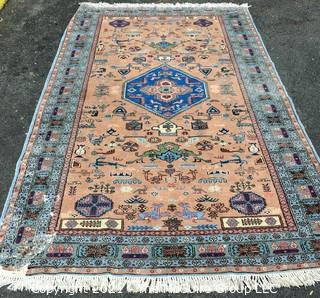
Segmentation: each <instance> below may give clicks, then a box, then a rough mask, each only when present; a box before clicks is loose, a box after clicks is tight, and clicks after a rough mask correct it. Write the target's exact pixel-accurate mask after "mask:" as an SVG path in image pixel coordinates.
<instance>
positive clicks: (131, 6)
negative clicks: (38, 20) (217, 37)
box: [79, 2, 250, 10]
mask: <svg viewBox="0 0 320 298" xmlns="http://www.w3.org/2000/svg"><path fill="white" fill-rule="evenodd" d="M79 4H80V5H81V6H85V7H87V8H128V9H139V8H152V9H154V10H158V9H162V8H204V9H205V8H239V7H244V8H249V7H250V6H249V5H248V4H247V3H243V4H235V3H113V4H112V3H105V2H99V3H91V2H80V3H79Z"/></svg>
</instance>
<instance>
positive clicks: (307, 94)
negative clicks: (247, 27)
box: [0, 0, 320, 298]
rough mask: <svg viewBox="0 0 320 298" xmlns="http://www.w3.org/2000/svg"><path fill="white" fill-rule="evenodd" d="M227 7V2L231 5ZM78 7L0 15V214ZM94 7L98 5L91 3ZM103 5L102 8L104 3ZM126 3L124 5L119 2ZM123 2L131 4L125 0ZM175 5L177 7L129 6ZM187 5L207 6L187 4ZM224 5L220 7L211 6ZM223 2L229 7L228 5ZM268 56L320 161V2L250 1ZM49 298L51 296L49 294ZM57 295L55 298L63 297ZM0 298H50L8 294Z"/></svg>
mask: <svg viewBox="0 0 320 298" xmlns="http://www.w3.org/2000/svg"><path fill="white" fill-rule="evenodd" d="M230 1H231V0H230ZM78 2H80V1H79V0H50V1H48V0H9V1H8V3H7V5H6V7H5V8H4V9H3V10H2V11H0V94H1V97H0V103H1V104H0V177H1V179H0V209H2V206H3V204H4V202H5V198H6V195H7V192H8V190H9V187H10V184H11V180H12V178H13V175H14V170H15V164H16V161H17V160H18V158H19V155H20V152H21V150H22V146H23V143H24V139H25V136H26V133H27V131H28V128H29V124H30V122H31V119H32V116H33V112H34V110H35V107H36V104H37V101H38V98H39V95H40V93H41V90H42V87H43V85H44V82H45V79H46V76H47V73H48V71H49V68H50V66H51V63H52V60H53V58H54V56H55V52H56V50H57V48H58V44H59V41H60V38H61V36H62V34H63V31H64V29H65V27H66V26H67V23H68V21H69V20H70V18H71V17H72V15H73V14H74V13H75V11H76V9H77V7H78ZM92 2H97V1H92ZM105 2H107V1H105ZM117 2H123V1H117ZM126 2H130V1H129V0H127V1H126ZM134 2H154V3H156V2H162V3H163V2H174V1H155V0H153V1H134ZM187 2H209V1H208V0H207V1H192V0H188V1H187ZM210 2H223V1H210ZM226 2H228V1H227V0H226ZM233 2H234V3H243V2H248V3H249V4H250V5H252V7H251V9H250V11H251V14H252V16H253V19H254V21H255V24H256V26H257V27H258V30H259V31H260V33H261V35H262V38H263V40H264V42H265V44H266V47H267V49H268V51H269V54H270V56H271V58H272V60H273V62H274V63H275V65H276V67H277V70H278V72H279V74H280V77H281V78H282V81H283V83H284V85H285V86H286V88H287V91H288V93H289V95H290V96H291V97H292V99H293V102H294V103H295V106H296V109H297V112H298V114H299V116H300V119H301V121H302V122H303V124H304V125H305V128H306V130H307V132H308V135H309V137H310V139H311V140H312V142H313V144H314V146H315V148H316V150H317V151H318V152H319V153H320V138H319V130H320V108H319V106H320V104H319V103H320V98H319V89H320V63H319V62H320V61H319V59H320V58H319V52H320V51H319V50H320V33H319V31H320V30H319V29H320V1H319V0H298V1H296V0H247V1H235V0H233ZM111 295H112V297H128V298H129V297H150V296H151V295H149V294H145V295H143V294H139V295H138V294H137V295H133V294H117V295H116V294H85V293H84V294H81V295H80V294H79V295H75V296H76V297H83V298H84V297H97V298H98V297H102V296H104V297H111ZM267 295H270V296H272V297H282V298H283V297H292V298H294V297H320V283H319V284H318V285H317V286H315V287H307V288H289V289H288V288H283V289H280V290H278V291H277V293H276V294H262V293H250V294H248V295H246V296H247V297H256V296H258V297H264V296H267ZM49 296H52V297H53V296H54V294H50V295H49ZM68 296H69V295H66V294H58V295H57V297H68ZM152 296H156V297H179V298H182V297H186V296H189V297H194V298H196V297H197V298H198V297H231V296H232V297H242V296H243V297H244V296H245V295H244V294H230V293H228V294H214V293H213V294H190V295H186V294H179V295H170V294H163V295H152ZM0 297H12V298H13V297H48V295H45V294H33V293H21V292H10V291H8V290H7V289H4V288H3V289H0Z"/></svg>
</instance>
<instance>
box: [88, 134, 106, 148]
mask: <svg viewBox="0 0 320 298" xmlns="http://www.w3.org/2000/svg"><path fill="white" fill-rule="evenodd" d="M105 137H106V136H105V135H104V134H103V135H101V136H99V137H94V135H93V134H92V133H90V134H88V138H89V141H90V143H91V144H92V145H94V146H96V145H100V144H101V143H102V141H103V140H104V138H105Z"/></svg>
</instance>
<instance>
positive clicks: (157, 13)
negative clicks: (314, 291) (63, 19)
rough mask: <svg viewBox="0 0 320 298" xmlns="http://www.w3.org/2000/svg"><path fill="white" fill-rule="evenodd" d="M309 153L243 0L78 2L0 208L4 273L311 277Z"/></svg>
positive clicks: (295, 280)
mask: <svg viewBox="0 0 320 298" xmlns="http://www.w3.org/2000/svg"><path fill="white" fill-rule="evenodd" d="M319 195H320V179H319V160H318V157H317V154H316V152H315V150H314V148H313V147H312V145H311V143H310V141H309V139H308V137H307V136H306V133H305V131H304V128H303V126H302V125H301V123H300V122H299V120H298V118H297V115H296V113H295V110H294V107H293V105H292V102H291V100H290V98H289V97H288V95H287V93H286V91H285V89H284V87H283V85H282V83H281V81H280V79H279V77H278V75H277V73H276V70H275V68H274V66H273V64H272V62H271V60H270V57H269V56H268V54H267V52H266V50H265V48H264V46H263V44H262V41H261V38H260V36H259V34H258V32H257V30H256V28H255V26H254V23H253V20H252V18H251V16H250V13H249V11H248V6H247V5H241V6H238V5H235V4H194V5H192V4H180V5H179V4H176V5H170V4H162V5H161V4H160V5H155V4H154V5H148V4H144V5H138V4H118V5H109V4H90V3H83V4H81V5H80V7H79V9H78V11H77V13H76V14H75V16H74V17H73V18H72V20H71V21H70V23H69V25H68V27H67V29H66V31H65V34H64V36H63V38H62V41H61V45H60V48H59V50H58V53H57V56H56V58H55V61H54V63H53V65H52V68H51V71H50V73H49V76H48V79H47V82H46V85H45V87H44V90H43V93H42V95H41V98H40V101H39V104H38V107H37V109H36V112H35V116H34V120H33V123H32V125H31V128H30V132H29V135H28V138H27V140H26V143H25V146H24V149H23V152H22V156H21V159H20V160H19V162H18V164H17V170H16V176H15V179H14V181H13V184H12V187H11V189H10V192H9V195H8V199H7V203H6V206H5V208H4V211H3V216H2V223H1V224H2V227H1V234H0V239H1V244H0V249H1V254H0V264H1V269H0V285H2V286H4V285H8V286H9V288H10V289H14V290H17V289H27V290H34V291H35V290H37V291H39V290H66V291H69V290H70V291H71V290H72V291H82V290H88V289H92V290H101V291H108V292H120V291H122V290H123V289H124V288H126V289H127V291H129V292H150V293H157V292H173V293H178V292H212V291H218V292H220V291H235V290H241V289H244V288H248V289H256V288H257V287H262V288H263V289H271V288H278V287H282V286H301V285H310V284H314V282H315V281H317V280H320V269H319V267H320V260H319V256H320V199H319V198H320V197H319Z"/></svg>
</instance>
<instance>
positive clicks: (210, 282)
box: [0, 267, 320, 293]
mask: <svg viewBox="0 0 320 298" xmlns="http://www.w3.org/2000/svg"><path fill="white" fill-rule="evenodd" d="M26 272H27V267H23V268H22V269H20V270H19V271H8V270H5V269H0V287H3V286H8V289H10V290H14V291H17V290H28V291H32V292H47V293H48V292H49V293H52V292H55V293H57V292H67V293H70V292H72V293H81V292H84V291H94V292H103V293H121V292H122V291H123V290H124V289H126V290H127V292H129V293H210V292H218V293H225V292H239V293H240V292H242V293H244V292H246V293H249V292H251V291H255V290H256V291H257V290H259V291H264V292H265V291H271V290H274V289H276V288H280V287H291V286H297V287H299V286H310V285H314V284H315V282H317V281H320V269H319V268H317V269H304V270H291V271H282V272H268V273H261V274H250V273H225V274H204V275H161V276H135V275H121V276H120V275H112V274H95V275H82V274H36V275H26Z"/></svg>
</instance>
